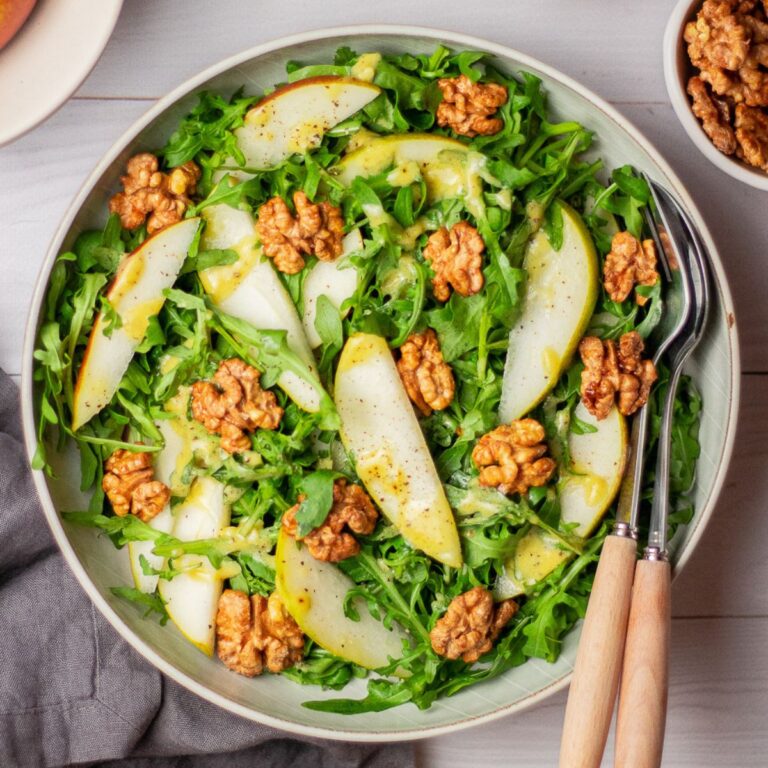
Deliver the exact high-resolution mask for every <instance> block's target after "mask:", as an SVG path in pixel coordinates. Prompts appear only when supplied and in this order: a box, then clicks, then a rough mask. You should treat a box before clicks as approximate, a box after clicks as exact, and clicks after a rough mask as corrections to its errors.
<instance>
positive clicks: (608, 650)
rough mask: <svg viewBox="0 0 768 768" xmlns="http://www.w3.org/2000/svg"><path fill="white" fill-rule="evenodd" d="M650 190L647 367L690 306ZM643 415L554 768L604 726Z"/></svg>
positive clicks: (581, 764) (573, 760)
mask: <svg viewBox="0 0 768 768" xmlns="http://www.w3.org/2000/svg"><path fill="white" fill-rule="evenodd" d="M646 181H648V183H649V187H650V189H651V193H652V196H653V199H654V202H655V203H656V211H655V212H651V211H650V206H647V207H646V220H647V223H648V225H649V228H650V230H651V233H652V234H653V238H654V241H655V242H656V247H657V252H658V254H659V257H660V259H659V260H660V264H661V268H662V271H663V273H664V275H663V277H664V282H663V284H662V285H663V309H664V312H663V315H662V320H661V322H660V323H659V325H658V326H657V327H656V329H655V330H654V332H653V333H652V335H651V338H650V339H649V341H650V342H651V343H652V344H653V345H655V352H654V355H653V358H652V359H653V363H654V365H658V363H659V361H660V360H661V359H662V357H663V356H664V355H665V354H666V353H667V352H668V350H670V348H671V347H672V345H673V342H675V340H676V339H677V338H678V337H679V336H680V334H681V333H682V332H683V331H684V329H685V327H686V323H687V321H688V319H689V316H690V315H691V311H692V304H693V288H692V284H691V280H690V276H689V274H688V272H687V270H686V269H684V268H683V269H681V268H680V267H681V264H683V265H685V264H686V262H685V261H684V260H683V259H682V258H681V257H680V256H679V255H678V254H681V253H682V252H683V248H684V247H685V246H686V244H687V243H688V240H689V238H688V234H687V231H686V229H685V228H684V226H683V224H682V222H681V220H680V219H679V218H678V217H677V216H676V215H673V211H672V210H669V209H668V208H667V206H666V205H660V204H659V200H658V199H657V195H656V192H655V187H654V185H653V184H652V183H651V182H650V180H649V179H647V178H646ZM649 417H650V411H649V409H648V406H647V405H646V406H643V407H642V408H641V409H640V411H639V412H638V414H637V415H636V416H635V419H634V423H633V425H632V439H631V446H630V455H629V461H628V466H627V469H626V472H625V477H624V481H623V483H622V488H621V492H620V495H619V505H618V510H617V514H616V522H615V524H614V529H613V532H612V533H611V534H610V535H609V536H607V537H606V539H605V542H604V544H603V549H602V552H601V554H600V562H599V563H598V567H597V572H596V574H595V580H594V584H593V586H592V592H591V594H590V598H589V603H588V606H587V612H586V615H585V617H584V625H583V627H582V633H581V638H580V640H579V649H578V652H577V655H576V663H575V666H574V671H573V678H572V680H571V686H570V691H569V694H568V702H567V705H566V710H565V719H564V723H563V734H562V738H561V742H560V768H598V766H599V765H600V763H601V761H602V756H603V751H604V750H605V742H606V739H607V738H608V730H609V728H610V725H611V718H612V716H613V710H614V705H615V702H616V694H617V692H618V687H619V678H620V673H621V664H622V658H623V654H624V644H625V639H626V632H627V622H628V618H629V606H630V597H631V591H632V582H633V579H634V575H635V564H636V562H637V535H638V515H639V511H640V492H641V489H642V476H643V470H644V463H645V462H644V450H645V443H646V439H647V432H648V421H649Z"/></svg>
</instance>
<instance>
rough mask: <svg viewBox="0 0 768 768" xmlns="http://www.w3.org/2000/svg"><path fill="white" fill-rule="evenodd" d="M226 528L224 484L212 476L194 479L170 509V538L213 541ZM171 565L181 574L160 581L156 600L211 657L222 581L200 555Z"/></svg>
mask: <svg viewBox="0 0 768 768" xmlns="http://www.w3.org/2000/svg"><path fill="white" fill-rule="evenodd" d="M227 525H229V507H228V506H227V505H226V504H225V503H224V485H222V483H220V482H219V481H218V480H214V479H213V478H212V477H199V478H197V479H196V480H195V482H194V484H193V485H192V490H191V491H190V493H189V496H187V498H186V499H185V500H184V502H183V503H182V504H181V505H179V506H178V507H177V508H176V509H175V510H174V525H173V530H172V533H173V535H174V536H175V537H176V538H177V539H180V540H181V541H192V540H194V539H208V538H215V537H216V536H218V535H219V534H220V533H221V530H222V529H223V528H224V527H225V526H227ZM174 564H175V565H176V566H177V567H178V568H179V569H181V570H184V573H180V574H178V575H177V576H174V578H173V579H171V580H170V581H167V580H166V579H160V581H159V582H158V591H159V593H160V597H162V599H163V601H164V602H165V608H166V610H167V611H168V615H169V616H170V618H171V621H173V623H174V624H175V625H176V626H177V627H178V629H179V631H180V632H181V633H182V634H183V635H184V637H186V638H187V640H189V641H190V642H191V643H192V644H193V645H195V646H196V647H197V648H199V649H200V650H201V651H202V652H203V653H205V654H207V655H208V656H212V655H213V649H214V644H215V639H216V609H217V607H218V602H219V597H220V596H221V590H222V588H223V584H224V579H223V577H222V575H221V574H220V573H219V572H218V571H217V570H216V569H215V568H214V567H213V566H212V565H211V563H210V561H209V560H208V558H206V557H204V556H201V555H182V556H181V557H178V558H176V559H175V560H174ZM185 569H186V570H185Z"/></svg>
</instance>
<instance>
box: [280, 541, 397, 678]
mask: <svg viewBox="0 0 768 768" xmlns="http://www.w3.org/2000/svg"><path fill="white" fill-rule="evenodd" d="M275 586H276V588H277V592H278V594H279V595H280V598H281V599H282V601H283V603H285V607H286V608H287V610H288V613H290V614H291V616H293V618H294V619H295V620H296V623H297V624H298V625H299V627H300V628H301V631H302V632H304V633H305V634H306V635H308V636H309V637H311V638H312V639H313V640H314V641H315V642H316V643H317V644H318V645H320V646H322V647H323V648H325V649H326V650H327V651H330V652H331V653H333V654H334V655H336V656H338V657H339V658H342V659H346V660H347V661H352V662H354V663H355V664H359V665H360V666H361V667H366V668H368V669H378V668H379V667H383V666H385V665H387V664H389V661H390V659H399V658H401V657H402V655H403V641H404V640H405V639H406V638H407V635H406V634H405V632H404V631H403V630H402V628H400V627H399V626H397V625H395V626H394V627H393V628H392V629H391V630H390V629H387V628H386V627H385V626H384V625H383V624H382V623H381V622H380V621H378V620H377V619H374V618H373V616H371V614H370V612H369V611H368V608H367V607H366V605H365V602H364V601H363V600H360V599H358V601H357V602H356V603H355V604H354V605H355V607H356V609H357V612H358V614H359V616H360V620H359V621H353V620H352V619H350V618H348V617H347V616H346V615H345V614H344V599H345V597H346V595H347V592H349V590H350V589H352V588H353V587H354V586H355V584H354V582H353V581H352V580H351V579H350V578H349V577H348V576H347V575H345V574H344V573H342V572H341V571H340V570H339V569H338V568H337V567H336V566H335V565H333V564H332V563H325V562H322V561H321V560H315V558H314V557H312V555H310V554H309V552H308V551H307V549H306V547H301V546H300V545H299V544H297V543H296V541H295V540H294V539H292V538H291V537H290V536H288V535H287V534H285V533H284V532H283V531H282V530H281V531H280V535H279V537H278V539H277V551H276V555H275Z"/></svg>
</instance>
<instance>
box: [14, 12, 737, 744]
mask: <svg viewBox="0 0 768 768" xmlns="http://www.w3.org/2000/svg"><path fill="white" fill-rule="evenodd" d="M438 43H445V44H447V45H449V46H451V47H453V48H455V49H473V50H477V49H479V50H485V51H487V52H489V53H490V54H492V55H493V56H494V57H495V58H496V60H497V62H498V64H499V65H500V66H501V67H502V68H504V69H505V70H507V71H510V72H516V71H518V70H521V69H524V70H527V71H529V72H532V73H534V74H536V75H537V76H539V77H540V78H542V80H543V81H544V84H545V86H546V90H547V92H548V94H549V103H550V107H551V109H552V111H553V112H554V113H555V114H556V115H557V117H558V118H559V119H575V120H579V121H581V122H582V123H584V124H585V125H586V126H588V127H589V128H591V129H593V130H594V131H596V134H597V143H596V147H595V150H594V151H595V152H596V153H598V154H600V155H601V156H602V157H603V158H604V159H605V160H606V166H607V167H608V168H612V167H616V166H620V165H623V164H625V163H631V164H632V165H633V166H635V168H637V169H638V170H640V171H645V172H647V173H648V174H649V175H650V176H651V177H652V178H654V179H656V180H657V181H659V182H661V183H662V184H663V185H665V186H666V187H667V188H668V189H670V190H672V191H673V192H674V194H675V195H676V196H677V197H678V199H679V200H680V201H681V202H682V204H683V205H684V206H685V207H686V208H687V209H688V211H689V213H690V214H691V216H692V217H693V220H694V221H695V222H696V224H697V225H698V227H699V229H700V231H701V233H702V235H703V237H704V240H705V242H706V244H707V245H708V247H709V252H710V254H711V256H712V263H713V283H714V290H713V296H714V306H713V311H712V313H711V317H710V322H709V327H708V329H707V333H706V337H705V339H704V342H703V343H702V344H701V345H700V347H699V348H698V349H697V351H696V354H695V356H694V359H693V361H692V362H691V364H690V367H689V368H690V373H691V374H692V375H693V376H694V378H695V380H696V383H697V386H698V387H699V389H700V391H701V393H702V395H703V398H704V403H705V407H704V414H703V419H702V423H701V442H702V454H701V458H700V459H699V465H698V472H697V480H696V487H695V491H694V502H695V505H696V516H695V519H694V520H693V522H692V523H691V524H690V525H688V526H687V527H686V528H684V529H682V530H680V531H679V533H678V535H677V536H676V538H675V540H674V541H673V543H672V556H673V560H674V563H675V567H676V569H677V570H678V571H679V570H680V568H681V567H682V566H683V564H684V563H685V562H686V561H687V560H688V558H689V557H690V555H691V552H692V551H693V549H694V548H695V546H696V544H697V542H698V541H699V538H700V537H701V534H702V531H703V529H704V527H705V525H706V523H707V520H708V519H709V517H710V516H711V514H712V510H713V507H714V505H715V501H716V499H717V496H718V494H719V492H720V490H721V488H722V486H723V479H724V477H725V472H726V468H727V464H728V459H729V457H730V455H731V448H732V445H733V438H734V431H735V428H736V412H737V407H738V398H739V352H738V344H737V336H736V327H735V324H734V316H733V305H732V301H731V295H730V292H729V290H728V286H727V284H726V280H725V275H724V273H723V270H722V267H721V265H720V260H719V258H718V256H717V251H716V249H715V245H714V243H713V242H712V239H711V237H710V235H709V232H708V231H707V228H706V225H705V224H704V222H703V221H702V219H701V216H700V215H699V213H698V211H697V210H696V207H695V206H694V204H693V202H692V200H691V198H690V197H689V195H688V193H687V192H686V190H685V189H684V187H683V186H682V184H681V183H680V181H679V179H678V178H677V177H676V176H675V175H674V173H673V172H672V170H671V169H670V167H669V166H668V165H667V163H666V162H665V161H664V160H663V159H662V158H661V156H660V155H659V153H658V152H657V151H656V150H655V149H654V148H653V147H652V146H651V144H650V143H649V142H648V141H647V140H646V139H645V138H644V137H643V136H642V135H641V134H640V132H639V131H638V130H637V129H636V128H635V127H634V126H633V125H631V124H630V123H629V122H628V121H627V120H626V119H624V118H623V117H622V116H621V115H620V114H618V113H617V112H616V110H614V109H613V108H612V107H611V106H609V105H608V104H606V103H605V102H604V101H602V100H601V99H599V98H598V97H597V96H595V95H594V94H592V93H590V92H589V91H588V90H586V89H585V88H583V87H582V86H580V85H579V84H578V83H576V82H574V81H573V80H571V79H570V78H568V77H567V76H565V75H563V74H561V73H559V72H557V71H555V70H553V69H551V68H550V67H547V66H545V65H543V64H541V63H539V62H538V61H536V60H534V59H531V58H530V57H528V56H526V55H524V54H522V53H518V52H517V51H513V50H511V49H509V48H505V47H504V46H501V45H496V44H493V43H489V42H486V41H484V40H478V39H476V38H472V37H467V36H465V35H461V34H455V33H452V32H444V31H438V30H432V29H422V28H411V27H394V26H365V27H349V28H338V29H328V30H321V31H317V32H309V33H306V34H301V35H296V36H293V37H287V38H283V39H281V40H277V41H275V42H272V43H268V44H266V45H261V46H258V47H256V48H253V49H251V50H249V51H245V52H243V53H240V54H238V55H237V56H233V57H232V58H230V59H227V60H226V61H222V62H221V63H219V64H217V65H215V66H213V67H211V68H209V69H207V70H205V71H204V72H202V73H201V74H199V75H198V76H197V77H194V78H193V79H191V80H189V81H188V82H186V83H184V84H183V85H182V86H180V87H179V88H177V89H176V90H175V91H173V92H172V93H170V94H168V95H167V96H166V97H165V98H163V99H161V100H160V101H159V102H158V103H157V104H156V105H155V106H154V107H152V109H150V110H149V111H148V112H147V113H146V114H145V115H144V116H143V117H142V118H141V119H140V120H139V121H138V122H136V123H135V124H134V125H133V127H132V128H130V129H129V130H128V132H127V133H125V134H124V135H123V136H122V137H121V138H120V139H119V140H118V141H117V143H116V144H115V145H114V146H113V147H112V149H110V150H109V152H107V154H106V155H105V156H104V158H103V159H102V160H101V162H100V163H99V164H98V166H97V167H96V168H95V170H94V171H93V173H92V174H91V175H90V177H89V178H88V180H87V181H86V183H85V185H84V186H83V188H82V189H81V191H80V193H79V194H78V195H77V197H76V198H75V200H74V201H73V202H72V205H71V206H70V208H69V211H68V213H67V215H66V216H65V218H64V221H63V222H62V224H61V226H60V227H59V229H58V232H57V233H56V236H55V238H54V239H53V242H52V243H51V247H50V250H49V252H48V255H47V257H46V259H45V263H44V265H43V268H42V271H41V273H40V277H39V279H38V282H37V286H36V290H35V294H34V300H33V302H32V307H31V310H30V315H29V322H28V326H27V336H26V342H25V347H24V363H23V382H22V388H23V396H22V397H23V417H24V428H25V433H26V443H27V450H28V451H29V455H30V457H31V456H32V454H33V453H34V450H35V423H36V421H37V414H36V412H35V409H36V398H35V396H34V395H35V386H34V382H33V379H32V361H33V358H32V353H33V348H34V345H35V338H36V334H37V329H38V325H39V321H40V313H41V306H42V302H43V298H44V296H45V291H46V287H47V285H48V279H49V274H50V271H51V268H52V266H53V263H54V259H55V258H56V255H57V254H58V253H60V252H61V251H62V250H64V249H67V248H69V247H70V246H71V244H72V242H73V241H74V238H75V237H76V235H77V234H78V233H79V232H81V231H82V230H84V229H88V228H92V227H97V226H99V225H100V224H102V223H103V221H104V219H105V212H106V201H107V199H108V197H109V196H110V194H111V193H112V192H113V191H114V189H115V188H116V187H117V185H118V177H119V176H120V174H121V172H122V168H123V166H124V163H125V161H126V160H127V158H128V157H129V156H130V155H131V154H133V153H135V152H137V151H140V150H144V149H146V148H148V147H149V148H151V147H157V146H161V145H162V144H163V143H164V141H165V139H166V138H167V137H168V135H169V134H170V133H171V131H172V130H173V129H174V127H175V126H176V124H177V122H178V120H179V119H180V118H181V116H182V115H184V114H185V113H186V112H187V111H188V110H189V109H190V108H191V107H192V106H193V104H195V103H196V97H195V94H196V93H197V92H198V91H200V90H201V89H204V88H208V89H214V90H221V91H225V92H231V91H232V90H234V89H235V88H237V87H239V86H241V85H245V87H246V89H247V90H248V91H250V92H259V91H261V90H262V89H263V88H265V87H266V86H269V85H272V84H273V83H276V82H279V81H281V80H284V79H285V63H286V61H288V60H289V59H298V60H301V61H304V62H323V61H328V60H329V59H332V57H333V54H334V51H335V50H336V48H338V47H339V46H342V45H347V46H350V47H351V48H353V49H354V50H357V51H383V52H386V53H405V52H410V53H422V52H430V51H432V50H433V49H434V47H435V46H436V45H437V44H438ZM57 461H58V463H59V464H60V465H61V471H60V472H58V479H57V480H50V479H48V478H46V477H45V476H44V475H43V474H42V473H41V472H35V483H36V484H37V489H38V492H39V494H40V498H41V500H42V503H43V507H44V509H45V513H46V515H47V518H48V523H49V525H50V526H51V529H52V530H53V533H54V536H55V537H56V540H57V542H58V544H59V546H60V547H61V550H62V552H63V553H64V557H65V558H66V559H67V562H68V563H69V565H70V567H71V568H72V570H73V571H74V573H75V575H76V576H77V578H78V580H79V581H80V583H81V584H82V586H83V589H85V591H86V592H87V593H88V595H89V596H90V598H91V599H92V600H93V602H94V603H95V605H96V606H97V607H98V609H99V610H100V611H101V612H102V613H103V614H104V616H105V617H106V618H107V619H108V620H109V622H110V623H111V624H112V625H113V626H114V628H115V629H116V630H117V631H118V632H119V633H120V634H121V635H122V636H123V637H124V638H125V639H126V640H127V641H128V642H129V643H130V644H131V645H132V646H133V647H134V648H135V649H136V650H137V651H138V652H139V653H141V654H142V655H143V656H144V657H145V658H146V659H147V660H148V661H149V662H151V663H152V664H154V665H155V666H156V667H157V668H158V669H160V670H161V671H162V672H164V673H165V674H166V675H168V676H169V677H171V678H173V679H174V680H176V681H177V682H179V683H180V684H182V685H184V686H186V687H187V688H189V689H190V690H192V691H194V692H195V693H197V694H198V695H200V696H202V697H203V698H205V699H208V700H209V701H211V702H213V703H214V704H218V705H219V706H221V707H223V708H225V709H228V710H230V711H231V712H234V713H236V714H238V715H242V716H243V717H246V718H250V719H252V720H257V721H259V722H262V723H265V724H268V725H272V726H276V727H278V728H283V729H285V730H286V731H293V732H295V733H301V734H306V735H310V736H324V737H329V738H335V739H350V740H358V741H393V740H400V739H414V738H421V737H425V736H434V735H437V734H440V733H444V732H447V731H452V730H455V729H456V728H463V727H467V726H470V725H472V724H475V723H482V722H488V721H489V720H493V719H495V718H498V717H502V716H504V715H509V714H512V713H514V712H518V711H520V710H522V709H525V708H526V707H530V706H532V705H533V704H536V703H537V702H539V701H541V700H542V699H543V698H545V697H546V696H549V695H550V694H552V693H554V692H555V691H557V690H559V689H561V688H563V687H564V686H565V685H567V683H568V679H569V675H570V672H571V668H572V665H573V661H574V657H575V654H576V646H577V644H578V640H579V630H578V628H577V629H576V630H574V631H573V632H572V633H571V634H570V635H569V636H568V638H567V639H566V641H565V643H564V646H563V650H562V654H561V656H560V658H559V660H558V661H557V662H556V663H555V664H548V663H545V662H544V661H541V660H531V661H528V662H527V663H526V664H524V665H523V666H521V667H518V668H516V669H513V670H511V671H509V672H507V673H506V674H504V675H503V676H501V677H499V678H497V679H495V680H492V681H489V682H486V683H483V684H480V685H477V686H475V687H472V688H469V689H466V690H464V691H462V692H461V693H459V694H458V695H456V696H454V697H452V698H450V699H445V700H441V701H438V702H436V703H435V704H434V705H433V706H432V707H431V708H430V709H429V710H427V711H424V712H422V711H420V710H418V709H417V708H416V707H415V706H413V705H404V706H401V707H398V708H396V709H391V710H388V711H386V712H379V713H369V714H364V715H354V716H344V715H337V714H326V713H321V712H313V711H311V710H308V709H306V708H304V707H302V706H301V703H302V702H303V701H305V700H307V699H310V698H312V699H315V698H318V697H322V696H325V695H328V696H331V695H338V694H334V693H327V694H326V693H323V692H321V691H319V690H317V689H311V688H306V687H303V686H300V685H297V684H296V683H293V682H291V681H290V680H287V679H285V678H282V677H280V676H271V675H266V676H263V677H261V678H257V679H247V678H244V677H240V676H238V675H235V674H232V673H231V672H229V671H228V670H227V669H226V668H225V667H224V666H223V665H222V664H221V663H219V662H218V660H217V659H215V658H214V659H210V658H208V657H206V656H204V655H203V654H202V653H201V652H200V651H198V650H197V649H196V648H194V647H193V646H192V645H190V644H189V643H187V642H186V641H185V640H184V639H183V638H182V637H181V635H180V634H179V633H178V632H177V631H176V630H175V629H174V628H173V627H172V626H170V625H168V626H166V627H161V626H160V625H159V624H157V623H156V622H154V621H152V620H146V619H143V618H142V614H141V612H140V611H139V610H137V609H136V608H135V607H134V606H133V605H131V604H129V603H126V602H123V601H121V600H119V599H117V598H115V597H113V596H112V594H111V593H110V591H109V588H110V587H112V586H114V585H117V584H130V583H131V581H130V575H129V570H128V559H127V555H126V553H125V552H121V551H117V550H115V549H114V547H113V546H112V543H111V542H110V540H109V539H108V538H107V537H106V536H100V535H98V534H97V533H95V532H94V531H93V530H91V529H84V528H77V527H70V526H69V525H66V524H64V523H63V522H62V520H61V518H60V516H59V510H62V509H68V508H69V509H71V508H75V507H77V505H78V504H79V503H82V499H81V498H80V493H79V491H78V483H79V471H78V465H77V461H76V455H75V451H74V449H73V450H72V451H71V453H70V454H65V455H60V456H58V457H57ZM363 693H364V682H363V681H355V683H354V684H351V685H350V686H349V688H347V689H346V690H345V691H344V695H351V696H362V695H363Z"/></svg>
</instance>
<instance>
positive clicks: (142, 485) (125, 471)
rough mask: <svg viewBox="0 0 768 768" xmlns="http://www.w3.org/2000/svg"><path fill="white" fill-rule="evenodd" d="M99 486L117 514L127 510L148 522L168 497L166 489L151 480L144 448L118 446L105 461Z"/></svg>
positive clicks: (147, 454)
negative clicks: (119, 447) (134, 451)
mask: <svg viewBox="0 0 768 768" xmlns="http://www.w3.org/2000/svg"><path fill="white" fill-rule="evenodd" d="M104 469H105V470H106V471H105V473H104V477H103V478H102V479H101V487H102V489H103V491H104V493H105V494H106V495H107V498H108V499H109V503H110V504H111V505H112V509H113V510H114V512H115V514H116V515H117V516H118V517H125V515H127V514H128V513H129V512H130V513H131V514H134V515H136V517H138V518H139V519H140V520H142V521H143V522H145V523H148V522H149V521H150V520H151V519H152V518H153V517H155V516H156V515H158V514H160V512H161V511H162V510H163V507H165V505H166V504H167V503H168V501H169V499H170V498H171V491H170V489H169V488H168V487H167V486H166V485H164V484H163V483H161V482H160V481H159V480H154V479H153V478H154V470H153V468H152V457H151V455H150V454H149V453H147V452H146V451H143V452H141V453H133V452H132V451H126V450H123V449H118V450H117V451H115V452H114V453H113V454H112V455H111V456H110V457H109V458H108V459H107V461H106V462H105V464H104Z"/></svg>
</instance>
